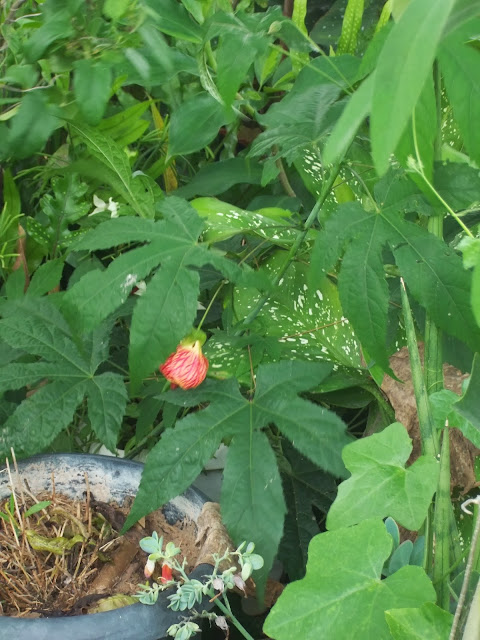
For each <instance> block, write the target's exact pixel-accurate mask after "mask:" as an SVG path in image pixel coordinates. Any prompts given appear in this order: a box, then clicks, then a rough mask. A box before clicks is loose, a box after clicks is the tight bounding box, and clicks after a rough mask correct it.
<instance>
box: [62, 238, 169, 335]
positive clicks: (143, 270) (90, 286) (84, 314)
mask: <svg viewBox="0 0 480 640" xmlns="http://www.w3.org/2000/svg"><path fill="white" fill-rule="evenodd" d="M163 246H164V245H163V243H159V242H158V241H154V242H152V243H151V244H149V245H146V246H144V247H139V248H137V249H134V250H132V251H127V252H125V253H123V254H122V255H120V256H119V257H118V258H116V259H115V260H114V261H113V262H112V263H111V264H110V265H109V267H108V269H106V270H105V271H100V270H99V269H95V270H94V271H89V272H88V273H86V274H85V275H84V276H83V277H82V278H81V279H80V280H79V281H78V282H77V283H76V284H74V285H73V287H71V288H70V289H69V290H68V291H67V292H66V294H65V296H64V297H63V300H62V306H63V309H64V311H65V314H66V315H67V317H68V318H69V320H70V322H71V323H72V325H73V326H74V327H76V328H77V329H78V330H79V331H82V330H83V331H91V330H92V329H94V328H95V327H96V326H97V325H98V324H100V322H102V321H103V320H104V319H105V318H106V317H107V316H108V315H109V314H110V313H112V312H113V311H115V309H117V308H118V307H119V306H120V305H121V304H122V303H123V302H125V300H126V299H127V298H128V296H129V295H130V292H131V290H132V289H133V287H134V286H135V285H136V284H137V282H139V281H140V280H143V279H144V278H145V277H146V276H147V275H148V274H149V273H150V272H151V271H152V269H154V268H155V267H156V266H157V265H158V262H159V260H160V256H161V250H162V249H163ZM99 300H101V301H102V304H101V305H100V304H98V301H99Z"/></svg>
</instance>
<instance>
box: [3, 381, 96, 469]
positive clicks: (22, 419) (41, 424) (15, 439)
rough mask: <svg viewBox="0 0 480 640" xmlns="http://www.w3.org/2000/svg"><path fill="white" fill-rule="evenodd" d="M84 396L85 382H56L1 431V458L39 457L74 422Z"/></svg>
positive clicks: (18, 411) (19, 409)
mask: <svg viewBox="0 0 480 640" xmlns="http://www.w3.org/2000/svg"><path fill="white" fill-rule="evenodd" d="M84 393H85V379H83V380H81V379H76V380H75V379H72V378H68V377H67V376H66V377H65V379H63V380H54V381H53V382H50V383H49V384H48V385H46V386H45V387H42V388H41V389H38V390H36V392H35V393H34V394H33V395H32V396H31V397H30V398H28V399H27V400H25V401H24V402H22V403H21V404H19V405H18V407H17V409H16V410H15V412H14V413H13V415H12V416H10V418H8V420H7V422H6V423H5V424H4V425H3V426H2V428H1V430H0V451H1V455H2V457H4V456H6V455H9V454H10V448H13V450H14V451H15V453H16V455H17V456H22V457H23V456H28V455H32V454H34V453H40V452H41V451H43V450H44V449H45V447H47V446H48V445H49V444H50V443H51V442H52V440H53V439H54V438H55V437H56V436H57V435H58V434H59V433H60V431H62V430H63V429H65V428H66V427H68V425H69V424H70V423H71V422H72V420H73V416H74V413H75V410H76V408H77V407H78V405H79V404H80V402H81V400H82V398H83V396H84Z"/></svg>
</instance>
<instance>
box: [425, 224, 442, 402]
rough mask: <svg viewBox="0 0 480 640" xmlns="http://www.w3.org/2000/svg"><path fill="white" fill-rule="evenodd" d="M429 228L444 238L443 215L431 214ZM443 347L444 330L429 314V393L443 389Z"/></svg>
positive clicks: (426, 379)
mask: <svg viewBox="0 0 480 640" xmlns="http://www.w3.org/2000/svg"><path fill="white" fill-rule="evenodd" d="M428 230H429V231H430V233H433V235H435V236H437V238H443V218H442V216H431V217H430V218H429V220H428ZM442 352H443V348H442V332H441V331H440V330H439V329H438V328H437V326H436V325H435V323H434V322H432V319H431V317H430V315H429V314H427V316H426V318H425V356H424V375H425V386H426V388H427V393H428V394H429V395H430V394H432V393H435V392H436V391H441V390H442V389H443V353H442Z"/></svg>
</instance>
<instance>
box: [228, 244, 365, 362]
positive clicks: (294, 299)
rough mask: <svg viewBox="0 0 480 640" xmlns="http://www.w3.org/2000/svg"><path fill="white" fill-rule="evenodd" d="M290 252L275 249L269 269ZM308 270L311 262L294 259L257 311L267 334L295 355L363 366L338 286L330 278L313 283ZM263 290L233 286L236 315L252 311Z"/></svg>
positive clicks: (275, 268)
mask: <svg viewBox="0 0 480 640" xmlns="http://www.w3.org/2000/svg"><path fill="white" fill-rule="evenodd" d="M287 257H288V256H287V252H284V251H277V252H276V253H275V254H274V255H273V257H272V258H270V260H269V261H268V262H267V263H265V265H264V266H265V269H266V271H267V273H269V274H270V275H272V276H273V275H274V274H275V273H277V272H278V270H279V269H280V268H281V267H282V265H283V264H284V261H285V260H286V259H287ZM307 270H308V267H307V265H305V264H303V263H300V262H294V263H293V264H292V265H290V267H289V269H288V270H287V272H286V274H285V275H284V277H283V278H282V279H281V280H280V282H279V286H278V287H276V289H275V291H274V292H272V294H271V296H270V298H269V300H268V301H267V302H266V304H265V305H264V307H263V309H262V311H261V312H260V314H259V315H258V319H259V321H260V322H261V323H262V325H263V327H264V328H265V333H266V335H267V336H270V337H278V339H279V341H280V342H281V343H285V346H286V345H289V347H290V348H289V349H288V351H289V356H290V357H291V358H293V359H306V360H329V361H331V362H334V363H336V364H339V365H344V366H347V367H360V366H361V362H360V347H359V344H358V342H357V340H356V338H355V335H354V333H353V329H352V327H351V326H350V324H349V322H348V320H347V319H346V318H345V317H344V316H343V314H342V308H341V305H340V301H339V297H338V291H337V287H336V286H335V285H334V284H333V283H332V282H331V281H330V280H329V279H328V278H325V279H323V280H322V281H321V282H320V281H319V282H318V284H317V286H316V287H315V286H309V284H308V281H307ZM259 296H260V294H259V293H258V292H257V291H255V290H253V289H246V288H238V289H236V290H235V295H234V312H235V315H236V317H237V318H238V320H241V319H243V318H245V317H246V316H247V315H248V313H249V312H250V311H251V310H252V309H253V308H254V306H255V303H256V302H257V299H258V298H259ZM284 353H285V352H284Z"/></svg>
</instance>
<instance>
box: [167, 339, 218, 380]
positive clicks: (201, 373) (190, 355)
mask: <svg viewBox="0 0 480 640" xmlns="http://www.w3.org/2000/svg"><path fill="white" fill-rule="evenodd" d="M207 370H208V360H207V358H206V357H205V356H204V355H203V353H202V345H201V342H200V340H195V342H192V343H190V344H179V345H178V347H177V350H176V351H175V353H172V354H171V355H170V356H168V358H167V359H166V361H165V362H164V363H163V364H162V365H160V371H161V372H162V373H163V375H164V376H165V378H166V379H167V380H168V381H169V382H171V383H172V385H171V387H172V389H175V387H180V388H181V389H193V388H194V387H198V385H199V384H201V383H202V382H203V381H204V380H205V376H206V375H207Z"/></svg>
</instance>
